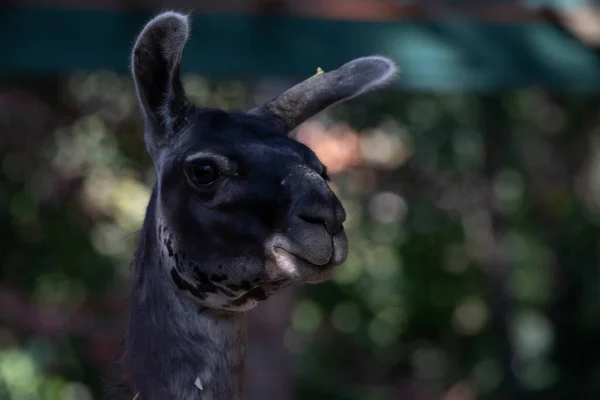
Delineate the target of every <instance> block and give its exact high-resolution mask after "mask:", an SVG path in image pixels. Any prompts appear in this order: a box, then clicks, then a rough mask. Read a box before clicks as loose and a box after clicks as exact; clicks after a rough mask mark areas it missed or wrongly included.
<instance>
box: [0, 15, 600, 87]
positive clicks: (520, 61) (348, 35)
mask: <svg viewBox="0 0 600 400" xmlns="http://www.w3.org/2000/svg"><path fill="white" fill-rule="evenodd" d="M150 17H151V15H150V14H141V13H124V12H111V11H89V10H85V11H84V10H71V9H47V8H34V7H20V6H13V7H8V6H4V7H0V51H1V54H2V55H1V56H0V70H1V71H3V73H12V72H21V73H42V74H55V73H60V74H64V73H69V72H72V71H74V70H79V69H112V70H116V71H119V72H126V71H127V68H128V64H129V52H130V48H131V46H132V44H133V41H134V39H135V36H136V34H137V33H138V32H139V31H140V29H141V28H142V26H143V25H144V23H145V22H146V21H147V20H148V19H149V18H150ZM370 54H383V55H388V56H391V57H392V58H394V59H395V60H397V61H398V63H399V65H400V67H401V69H402V71H403V72H402V79H401V80H399V83H398V88H404V89H410V90H471V91H473V90H475V91H478V90H496V89H502V88H509V87H522V86H545V87H552V88H557V89H560V90H570V91H591V92H596V91H599V90H600V58H599V56H598V54H597V53H596V52H595V51H593V50H592V49H589V48H587V47H585V46H584V45H582V44H581V43H580V42H579V41H578V40H576V39H574V38H571V37H570V36H569V35H568V34H567V33H565V32H562V31H561V30H560V29H558V28H555V27H552V26H550V25H545V24H541V23H529V24H523V25H503V24H493V23H485V22H478V21H472V20H461V19H459V18H454V19H449V20H444V21H435V22H434V21H423V22H421V21H411V22H408V21H402V22H393V23H389V22H354V21H331V20H318V19H307V18H296V17H273V16H250V15H230V14H228V15H195V16H194V21H193V25H192V36H191V40H190V42H189V43H188V46H187V48H186V50H185V56H184V65H183V70H184V71H188V72H197V73H200V74H204V75H208V76H214V77H239V78H252V77H259V76H265V75H274V76H290V77H292V76H293V77H298V78H300V77H307V76H311V75H312V74H314V73H315V71H316V68H317V67H318V66H320V67H322V68H323V69H324V70H325V71H327V70H330V69H332V68H335V67H337V66H339V65H341V64H343V63H344V62H346V61H348V60H350V59H352V58H355V57H360V56H364V55H370Z"/></svg>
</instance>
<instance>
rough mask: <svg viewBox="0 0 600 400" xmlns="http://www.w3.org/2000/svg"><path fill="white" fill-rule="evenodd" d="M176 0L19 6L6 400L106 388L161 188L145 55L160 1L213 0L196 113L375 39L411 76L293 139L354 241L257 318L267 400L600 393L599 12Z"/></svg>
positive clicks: (254, 98)
mask: <svg viewBox="0 0 600 400" xmlns="http://www.w3.org/2000/svg"><path fill="white" fill-rule="evenodd" d="M42 3H44V4H42ZM172 3H173V4H170V3H167V4H162V3H161V4H154V3H148V4H145V3H139V4H136V3H131V2H130V3H125V2H121V3H120V2H117V1H105V2H103V1H100V0H96V1H89V2H80V3H77V2H73V1H72V2H69V1H59V0H55V1H50V0H47V1H41V0H37V1H33V0H30V1H27V2H13V3H12V4H11V5H2V6H0V21H3V23H2V25H1V26H0V53H1V54H2V55H1V56H0V71H1V72H0V238H1V240H0V246H1V247H0V266H1V268H0V399H6V400H37V399H40V400H42V399H43V400H58V399H61V400H62V399H64V400H89V399H102V398H103V397H102V394H101V384H102V379H103V376H104V375H105V374H106V373H107V372H110V371H111V370H112V369H113V368H114V367H113V362H114V360H115V358H116V357H117V356H118V354H119V352H120V341H121V338H122V336H123V333H124V331H125V321H126V318H127V315H126V311H127V298H128V290H129V278H130V275H131V266H130V262H131V258H132V254H133V248H134V245H135V242H136V238H137V233H138V231H139V229H140V226H141V222H142V219H143V216H144V211H145V206H146V203H147V200H148V195H149V190H150V187H151V185H152V184H153V181H154V175H153V170H152V169H151V165H150V160H149V157H148V156H147V155H146V153H145V151H144V147H143V142H142V136H141V131H142V127H141V124H140V123H141V120H140V117H139V114H138V109H137V104H136V102H135V98H134V93H133V85H132V82H131V79H130V77H129V75H128V74H127V63H128V59H127V57H128V51H129V48H130V45H131V44H132V43H133V40H134V36H135V34H136V33H137V32H138V31H139V30H140V29H141V27H142V26H143V23H144V22H145V21H146V20H147V19H148V17H149V16H150V15H151V13H152V12H153V11H156V10H161V9H166V8H175V9H187V10H190V9H195V10H196V13H195V14H194V15H195V21H194V25H193V27H192V35H193V41H192V43H191V44H190V48H189V49H188V50H186V55H185V57H184V58H186V57H188V56H189V57H188V59H189V61H188V64H186V65H187V67H186V68H185V71H184V73H185V74H184V75H185V85H186V88H187V90H188V92H189V95H190V97H191V98H192V99H194V100H195V101H196V102H197V104H199V105H206V106H218V107H224V108H231V109H249V108H251V107H253V106H254V105H255V104H256V103H257V102H260V101H262V99H265V98H267V97H269V96H271V95H273V94H276V93H277V92H278V91H280V90H281V89H283V88H285V87H287V86H288V85H289V84H291V83H293V82H297V81H299V80H301V79H304V78H306V77H308V76H310V75H312V74H313V73H314V72H315V71H316V68H317V66H321V67H323V68H324V69H325V70H328V69H332V68H335V67H337V66H339V65H340V64H341V63H343V62H345V61H348V59H349V58H351V57H358V56H362V55H368V54H387V55H390V56H391V57H393V58H395V59H397V60H398V62H399V64H400V67H401V68H402V69H403V73H402V79H401V81H400V82H399V84H398V85H397V86H394V87H392V88H390V89H389V90H386V91H384V92H382V93H378V94H371V95H368V96H365V97H361V98H359V99H355V100H352V101H350V102H348V103H345V104H342V105H337V106H335V107H334V108H332V109H331V110H328V111H327V112H325V113H322V114H320V115H319V116H317V117H315V118H313V119H312V120H310V121H308V122H306V123H305V124H303V125H302V126H301V127H300V128H299V129H298V131H297V137H298V139H299V140H301V141H303V142H304V143H306V144H308V145H309V146H310V147H311V148H312V149H313V150H314V151H315V152H316V153H317V154H318V155H319V156H320V157H321V159H322V160H323V161H324V163H325V164H326V165H327V166H328V169H329V171H330V174H331V175H332V178H333V185H334V187H335V190H336V191H337V193H338V194H339V195H340V197H341V198H342V200H343V203H344V205H345V207H346V210H347V212H348V215H349V218H348V223H347V225H346V226H347V230H348V234H349V239H350V246H351V247H350V248H351V252H350V257H349V259H348V262H347V263H346V264H345V266H344V267H343V268H342V269H340V271H339V273H338V274H337V275H336V277H335V278H334V279H333V280H332V281H330V282H327V283H325V284H322V285H318V286H311V287H306V288H302V289H298V290H287V291H285V292H282V293H280V294H278V295H277V296H275V297H273V298H272V299H270V300H269V301H268V302H266V303H265V304H261V305H260V306H259V307H258V308H257V309H255V310H253V311H252V312H251V314H252V315H251V326H250V338H249V345H248V362H247V368H246V370H247V371H246V373H247V381H248V391H249V399H250V400H254V399H266V398H273V399H282V400H288V399H349V400H353V399H357V400H358V399H361V400H388V399H390V400H391V399H411V400H430V399H432V400H433V399H441V400H475V399H481V400H496V399H498V400H500V399H502V400H517V399H528V400H529V399H548V400H559V399H596V398H600V290H599V289H600V274H599V270H598V267H599V262H600V260H599V258H600V251H599V250H600V248H599V246H598V244H599V239H600V237H599V235H598V234H599V229H600V228H599V226H600V225H599V224H600V136H599V134H600V113H599V111H600V101H599V97H598V93H599V92H600V81H599V80H600V62H599V58H598V52H597V48H596V46H597V44H598V43H600V33H599V32H600V29H599V27H600V18H599V15H600V12H599V11H598V9H596V8H595V7H594V6H593V5H584V4H583V3H581V2H578V3H573V4H571V3H569V2H562V3H561V2H548V4H546V3H544V2H538V3H536V4H537V6H535V7H533V6H528V5H524V4H521V3H519V2H498V1H497V2H491V1H487V2H486V1H463V2H434V1H430V2H419V3H418V4H417V3H410V2H394V1H384V0H378V1H366V0H365V1H363V2H357V1H352V0H329V1H325V0H323V1H317V0H310V1H304V2H293V1H289V2H285V1H242V0H238V1H229V2H228V1H224V2H219V3H218V4H216V5H215V4H214V3H216V2H202V1H200V2H192V1H187V2H186V1H183V0H182V1H179V2H172ZM365 4H368V5H365ZM142 5H143V6H144V8H141V6H142ZM539 5H542V6H544V7H538V6H539ZM546 6H549V7H546ZM210 24H213V25H210ZM209 27H210V28H211V29H212V28H214V29H218V32H216V33H215V35H214V36H210V37H208V36H209V35H203V33H205V32H206V31H207V30H208V29H209ZM101 28H102V29H101ZM78 32H79V33H78ZM195 32H196V33H195ZM249 32H250V33H252V32H254V33H255V35H254V36H252V37H251V39H248V38H247V37H246V39H243V36H244V35H247V34H248V33H249ZM274 32H275V33H277V34H278V35H280V37H279V38H277V37H276V36H277V35H275V36H274V35H273V33H274ZM194 35H195V36H194ZM346 38H347V40H346ZM244 40H246V41H247V42H248V43H251V44H252V46H254V47H253V48H252V49H245V50H244V48H245V46H246V45H247V44H248V43H246V42H244ZM203 51H210V52H209V53H204V52H203ZM354 53H359V54H354Z"/></svg>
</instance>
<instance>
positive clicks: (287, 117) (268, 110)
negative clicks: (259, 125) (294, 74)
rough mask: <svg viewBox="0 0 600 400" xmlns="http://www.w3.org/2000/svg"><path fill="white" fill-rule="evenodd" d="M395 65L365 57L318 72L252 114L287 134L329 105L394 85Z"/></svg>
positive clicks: (396, 69)
mask: <svg viewBox="0 0 600 400" xmlns="http://www.w3.org/2000/svg"><path fill="white" fill-rule="evenodd" d="M397 73H398V67H397V66H396V64H395V63H394V62H393V61H392V60H390V59H388V58H385V57H378V56H374V57H363V58H357V59H356V60H352V61H350V62H348V63H346V64H344V65H342V66H341V67H340V68H338V69H336V70H334V71H331V72H327V73H319V74H317V75H315V76H313V77H311V78H308V79H307V80H305V81H304V82H301V83H299V84H297V85H296V86H294V87H292V88H290V89H288V90H287V91H285V92H283V93H282V94H281V95H279V96H278V97H276V98H274V99H273V100H271V101H269V102H267V103H265V104H264V105H262V106H260V107H257V108H254V109H252V110H250V111H249V113H250V114H255V115H261V116H264V117H267V118H271V119H273V118H274V119H276V120H278V121H279V122H281V123H282V124H283V126H284V128H285V129H286V131H287V132H289V131H291V130H292V129H294V128H295V127H296V126H298V125H300V124H301V123H302V122H304V121H305V120H307V119H308V118H310V117H312V116H313V115H315V114H317V113H319V112H320V111H323V110H324V109H326V108H327V107H329V106H332V105H334V104H335V103H339V102H341V101H344V100H348V99H351V98H352V97H356V96H358V95H360V94H362V93H366V92H369V91H372V90H375V89H379V88H381V87H383V86H385V85H387V84H389V83H390V82H392V81H393V80H394V79H395V78H396V75H397Z"/></svg>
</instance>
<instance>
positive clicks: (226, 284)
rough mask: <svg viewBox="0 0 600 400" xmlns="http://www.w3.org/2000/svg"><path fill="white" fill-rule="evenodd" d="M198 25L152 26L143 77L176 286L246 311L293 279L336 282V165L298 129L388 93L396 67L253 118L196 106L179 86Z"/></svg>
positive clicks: (318, 82)
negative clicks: (297, 135) (369, 95)
mask: <svg viewBox="0 0 600 400" xmlns="http://www.w3.org/2000/svg"><path fill="white" fill-rule="evenodd" d="M188 34H189V23H188V18H187V17H186V16H184V15H182V14H179V13H174V12H167V13H163V14H161V15H159V16H158V17H156V18H154V19H153V20H152V21H150V22H149V23H148V24H147V25H146V27H145V28H144V29H143V30H142V32H141V34H140V36H139V38H138V39H137V42H136V44H135V46H134V49H133V55H132V73H133V78H134V82H135V86H136V90H137V95H138V100H139V103H140V106H141V109H142V113H143V116H144V122H145V130H144V139H145V142H146V148H147V150H148V153H149V154H150V156H151V158H152V160H153V162H154V165H155V167H156V172H157V187H156V196H157V198H156V204H157V209H156V210H155V213H156V220H157V224H156V230H157V238H158V245H159V247H160V249H161V251H160V257H161V261H162V262H161V264H162V265H163V266H164V267H165V268H166V270H167V272H168V273H167V274H165V276H166V277H169V278H165V279H172V280H173V283H174V285H173V288H174V290H179V291H181V293H182V294H184V295H187V296H189V297H190V298H192V299H194V300H195V301H197V302H198V303H199V304H201V305H203V306H206V307H209V308H213V309H218V310H230V311H245V310H248V309H250V308H252V307H253V306H254V305H256V303H257V301H258V300H263V299H265V298H267V297H268V296H269V295H270V294H272V293H273V292H274V291H276V290H277V289H278V288H281V287H282V286H285V285H287V284H290V283H294V282H297V283H316V282H321V281H324V280H326V279H328V278H329V277H331V275H332V273H333V271H334V270H335V268H336V267H337V266H339V265H340V264H342V263H343V262H344V261H345V259H346V256H347V254H348V243H347V239H346V235H345V233H344V228H343V225H342V224H343V222H344V220H345V218H346V215H345V212H344V209H343V207H342V205H341V204H340V201H339V200H338V198H337V197H336V196H335V194H334V193H333V192H332V191H331V189H330V188H329V186H328V184H327V179H328V178H327V173H326V169H325V166H324V165H323V164H322V163H321V162H320V161H319V159H318V158H317V157H316V155H315V154H314V153H313V152H312V151H311V150H310V149H309V148H307V147H306V146H304V145H303V144H301V143H299V142H297V141H295V140H293V139H291V138H290V137H288V132H290V131H291V130H292V129H294V128H295V127H296V126H297V125H299V124H300V123H302V122H303V121H304V120H306V119H307V118H309V117H311V116H312V115H314V114H316V113H318V112H319V111H321V110H323V109H325V108H326V107H328V106H330V105H332V104H334V103H337V102H340V101H343V100H346V99H349V98H351V97H354V96H356V95H359V94H361V93H364V92H366V91H369V90H372V89H375V88H378V87H381V86H383V85H384V84H386V83H388V82H389V81H390V80H392V79H393V78H394V76H395V74H396V71H397V69H396V66H395V64H394V63H393V62H391V61H390V60H388V59H386V58H383V57H366V58H361V59H357V60H354V61H351V62H349V63H347V64H345V65H344V66H342V67H341V68H339V69H337V70H335V71H332V72H329V73H325V74H320V75H317V76H315V77H312V78H309V79H308V80H306V81H304V82H302V83H300V84H298V85H296V86H294V87H292V88H291V89H289V90H287V91H286V92H284V93H283V94H281V95H280V96H278V97H276V98H275V99H273V100H271V101H269V102H267V103H266V104H264V105H262V106H260V107H257V108H255V109H253V110H251V111H249V112H248V113H236V112H227V111H223V110H218V109H206V108H198V107H195V106H194V105H193V104H192V103H191V102H190V101H188V99H187V98H186V96H185V92H184V89H183V86H182V83H181V81H180V77H179V70H180V61H181V57H182V53H183V48H184V45H185V43H186V41H187V38H188Z"/></svg>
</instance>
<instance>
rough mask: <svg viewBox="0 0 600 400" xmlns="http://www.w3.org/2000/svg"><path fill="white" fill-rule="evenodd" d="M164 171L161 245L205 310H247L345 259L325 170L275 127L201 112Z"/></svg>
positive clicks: (174, 272)
mask: <svg viewBox="0 0 600 400" xmlns="http://www.w3.org/2000/svg"><path fill="white" fill-rule="evenodd" d="M190 119H191V122H192V124H191V125H190V126H189V127H188V128H187V129H186V130H185V131H184V132H182V134H181V136H180V138H179V143H178V145H177V146H174V147H171V148H169V149H165V150H164V153H163V155H162V156H161V157H160V161H159V166H158V173H159V177H158V188H159V196H158V204H159V216H160V218H159V220H160V223H159V226H158V237H159V240H160V246H161V248H162V249H163V254H162V257H163V260H164V266H165V267H166V268H167V269H168V272H169V274H170V275H171V277H172V278H173V280H174V282H175V284H176V285H177V286H178V287H179V289H181V290H182V291H183V292H184V293H185V294H186V295H188V296H190V297H193V298H194V299H195V300H197V301H199V302H200V303H201V304H203V305H206V306H209V307H212V308H219V309H225V310H246V309H248V308H251V307H253V306H254V305H255V304H256V302H257V300H263V299H265V298H267V297H268V296H269V295H270V294H272V293H273V292H274V291H275V290H276V289H278V288H280V287H282V286H285V285H287V284H289V283H290V282H294V281H295V282H320V281H323V280H325V279H327V278H329V277H330V276H331V274H332V273H333V271H334V269H335V267H337V266H339V265H340V264H341V263H342V262H344V261H345V259H346V256H347V254H348V245H347V240H346V235H345V233H344V228H343V226H342V223H343V222H344V220H345V218H346V215H345V212H344V209H343V207H342V205H341V204H340V202H339V200H338V199H337V197H336V196H335V194H334V193H333V192H332V191H331V190H330V188H329V186H328V185H327V182H326V179H327V175H326V169H325V167H324V166H323V164H322V163H321V162H320V161H319V159H318V158H317V157H316V156H315V154H314V153H313V152H312V151H311V150H310V149H308V148H307V147H306V146H304V145H302V144H300V143H298V142H296V141H294V140H292V139H290V138H288V137H287V135H286V133H285V132H282V131H279V130H277V129H276V128H275V127H274V126H273V125H272V124H270V123H269V122H268V121H267V120H265V119H264V118H262V117H259V116H253V115H247V114H229V113H225V112H223V111H220V110H201V109H199V110H196V111H195V112H194V114H193V115H192V116H190Z"/></svg>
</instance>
